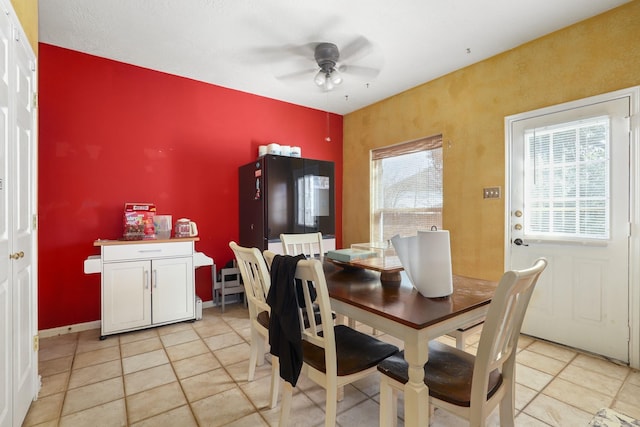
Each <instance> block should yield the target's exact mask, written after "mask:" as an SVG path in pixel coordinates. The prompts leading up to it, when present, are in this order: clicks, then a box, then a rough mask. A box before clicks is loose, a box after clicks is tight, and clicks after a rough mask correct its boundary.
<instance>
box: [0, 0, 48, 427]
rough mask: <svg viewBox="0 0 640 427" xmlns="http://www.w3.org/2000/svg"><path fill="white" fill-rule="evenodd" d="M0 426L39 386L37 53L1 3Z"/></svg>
mask: <svg viewBox="0 0 640 427" xmlns="http://www.w3.org/2000/svg"><path fill="white" fill-rule="evenodd" d="M0 6H1V7H0V9H2V12H4V13H0V309H1V310H2V318H1V319H0V321H1V322H2V326H1V327H0V349H1V350H0V351H1V352H2V355H1V356H0V364H1V365H2V368H0V369H1V370H2V372H1V373H0V374H1V375H2V378H3V381H2V389H1V391H0V426H3V427H4V426H13V425H20V424H21V423H22V420H24V417H25V416H26V414H27V411H28V409H29V406H30V404H31V402H32V401H33V399H34V398H35V397H36V396H37V393H38V386H39V381H38V366H37V365H38V358H37V346H36V345H35V344H34V339H35V337H36V335H37V321H36V307H37V297H36V284H37V278H36V275H37V269H36V265H37V254H36V251H37V245H36V241H37V239H36V236H35V227H34V224H33V223H34V218H35V212H36V170H35V165H36V153H35V150H36V113H35V107H34V102H33V99H34V93H35V90H36V88H35V84H36V78H35V55H34V54H33V52H32V50H31V48H30V47H29V45H28V43H27V41H26V38H25V37H24V33H23V32H22V31H21V30H20V28H19V27H18V22H17V18H16V17H15V15H14V14H13V10H12V8H11V5H10V4H8V2H4V1H3V2H2V3H1V5H0Z"/></svg>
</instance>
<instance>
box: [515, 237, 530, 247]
mask: <svg viewBox="0 0 640 427" xmlns="http://www.w3.org/2000/svg"><path fill="white" fill-rule="evenodd" d="M513 243H514V244H515V245H518V246H529V245H527V244H526V243H525V242H523V241H522V239H520V238H517V239H516V240H514V241H513Z"/></svg>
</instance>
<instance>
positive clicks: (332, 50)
mask: <svg viewBox="0 0 640 427" xmlns="http://www.w3.org/2000/svg"><path fill="white" fill-rule="evenodd" d="M315 59H316V62H317V63H318V66H319V67H320V68H321V69H322V71H324V72H325V73H331V72H332V71H333V69H334V67H335V66H336V63H337V62H338V59H340V52H339V51H338V46H336V45H335V44H333V43H320V44H318V46H316V50H315Z"/></svg>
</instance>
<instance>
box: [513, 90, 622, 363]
mask: <svg viewBox="0 0 640 427" xmlns="http://www.w3.org/2000/svg"><path fill="white" fill-rule="evenodd" d="M630 105H631V100H630V97H629V96H623V97H618V98H617V99H608V100H607V99H591V100H586V101H585V103H584V104H580V103H571V104H569V105H565V106H558V107H556V108H551V109H544V110H541V111H536V112H532V113H528V114H524V115H520V116H519V117H517V118H516V119H514V120H510V119H507V126H508V129H507V132H508V134H509V138H508V139H509V140H510V147H508V150H509V152H510V159H509V163H510V176H509V202H508V205H509V206H507V207H508V209H509V212H508V213H509V220H508V221H507V226H508V230H509V231H508V233H507V234H506V238H507V245H508V246H507V249H506V253H505V254H506V258H507V262H506V264H507V265H506V267H507V268H508V269H518V268H524V267H527V266H530V265H531V264H532V263H533V261H534V260H535V259H536V258H538V257H541V256H544V257H546V258H547V259H548V261H549V266H548V268H547V269H546V271H545V272H544V273H543V275H542V276H541V278H540V280H539V282H538V285H537V286H536V289H535V291H534V294H533V297H532V299H531V303H530V305H529V308H528V310H527V314H526V317H525V321H524V324H523V327H522V332H523V333H526V334H529V335H533V336H536V337H540V338H543V339H547V340H550V341H554V342H558V343H561V344H565V345H569V346H571V347H576V348H579V349H583V350H587V351H590V352H594V353H597V354H601V355H604V356H607V357H611V358H614V359H617V360H620V361H623V362H625V363H628V362H629V320H630V319H629V261H628V260H629V238H630V211H629V207H630V205H629V198H630V191H629V188H630V182H629V181H630V167H629V159H630V154H629V150H630V128H629V119H628V118H629V116H630V108H631V107H630Z"/></svg>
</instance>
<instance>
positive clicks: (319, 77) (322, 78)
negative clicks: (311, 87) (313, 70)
mask: <svg viewBox="0 0 640 427" xmlns="http://www.w3.org/2000/svg"><path fill="white" fill-rule="evenodd" d="M313 81H314V82H315V83H316V84H317V85H318V86H321V87H322V86H324V84H325V82H326V81H327V76H326V75H325V72H324V71H322V70H320V71H318V74H316V76H315V77H314V78H313Z"/></svg>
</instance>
